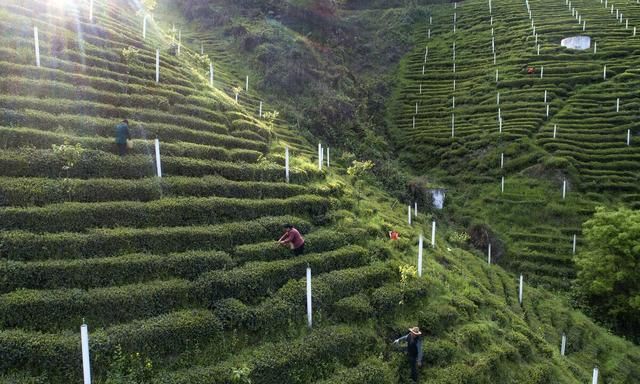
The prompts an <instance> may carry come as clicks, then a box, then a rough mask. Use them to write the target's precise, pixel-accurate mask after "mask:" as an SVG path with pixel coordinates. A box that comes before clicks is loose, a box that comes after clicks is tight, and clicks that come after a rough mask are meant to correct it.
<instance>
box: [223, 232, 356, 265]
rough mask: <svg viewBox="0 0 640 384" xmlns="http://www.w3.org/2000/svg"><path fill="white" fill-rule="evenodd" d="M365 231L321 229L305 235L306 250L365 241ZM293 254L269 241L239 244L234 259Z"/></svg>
mask: <svg viewBox="0 0 640 384" xmlns="http://www.w3.org/2000/svg"><path fill="white" fill-rule="evenodd" d="M364 232H365V231H364V230H363V229H360V228H354V229H351V230H349V231H341V232H336V231H334V230H329V229H321V230H319V231H316V232H311V233H309V234H305V235H304V240H305V241H304V249H305V252H308V253H314V252H326V251H330V250H334V249H337V248H340V247H344V246H346V245H349V244H360V245H361V244H362V243H364V240H365V236H364V234H365V233H364ZM290 254H291V251H290V250H289V249H286V248H283V247H282V246H281V245H279V244H277V243H274V242H273V241H268V242H264V243H257V244H244V245H239V246H237V247H236V248H235V249H234V250H233V256H234V259H237V260H239V261H258V260H263V261H264V260H275V259H282V258H285V257H287V256H288V255H290Z"/></svg>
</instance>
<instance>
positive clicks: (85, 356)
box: [80, 324, 91, 384]
mask: <svg viewBox="0 0 640 384" xmlns="http://www.w3.org/2000/svg"><path fill="white" fill-rule="evenodd" d="M80 342H81V343H82V373H83V377H84V384H91V359H90V358H89V329H88V328H87V325H86V324H82V325H81V326H80Z"/></svg>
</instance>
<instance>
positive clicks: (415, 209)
mask: <svg viewBox="0 0 640 384" xmlns="http://www.w3.org/2000/svg"><path fill="white" fill-rule="evenodd" d="M413 217H415V218H416V219H417V218H418V202H417V201H414V202H413Z"/></svg>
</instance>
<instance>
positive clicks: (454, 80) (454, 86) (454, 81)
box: [453, 79, 456, 91]
mask: <svg viewBox="0 0 640 384" xmlns="http://www.w3.org/2000/svg"><path fill="white" fill-rule="evenodd" d="M453 90H454V91H455V90H456V79H453Z"/></svg>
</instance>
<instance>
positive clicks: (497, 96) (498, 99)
mask: <svg viewBox="0 0 640 384" xmlns="http://www.w3.org/2000/svg"><path fill="white" fill-rule="evenodd" d="M496 105H500V92H498V93H497V94H496Z"/></svg>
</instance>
